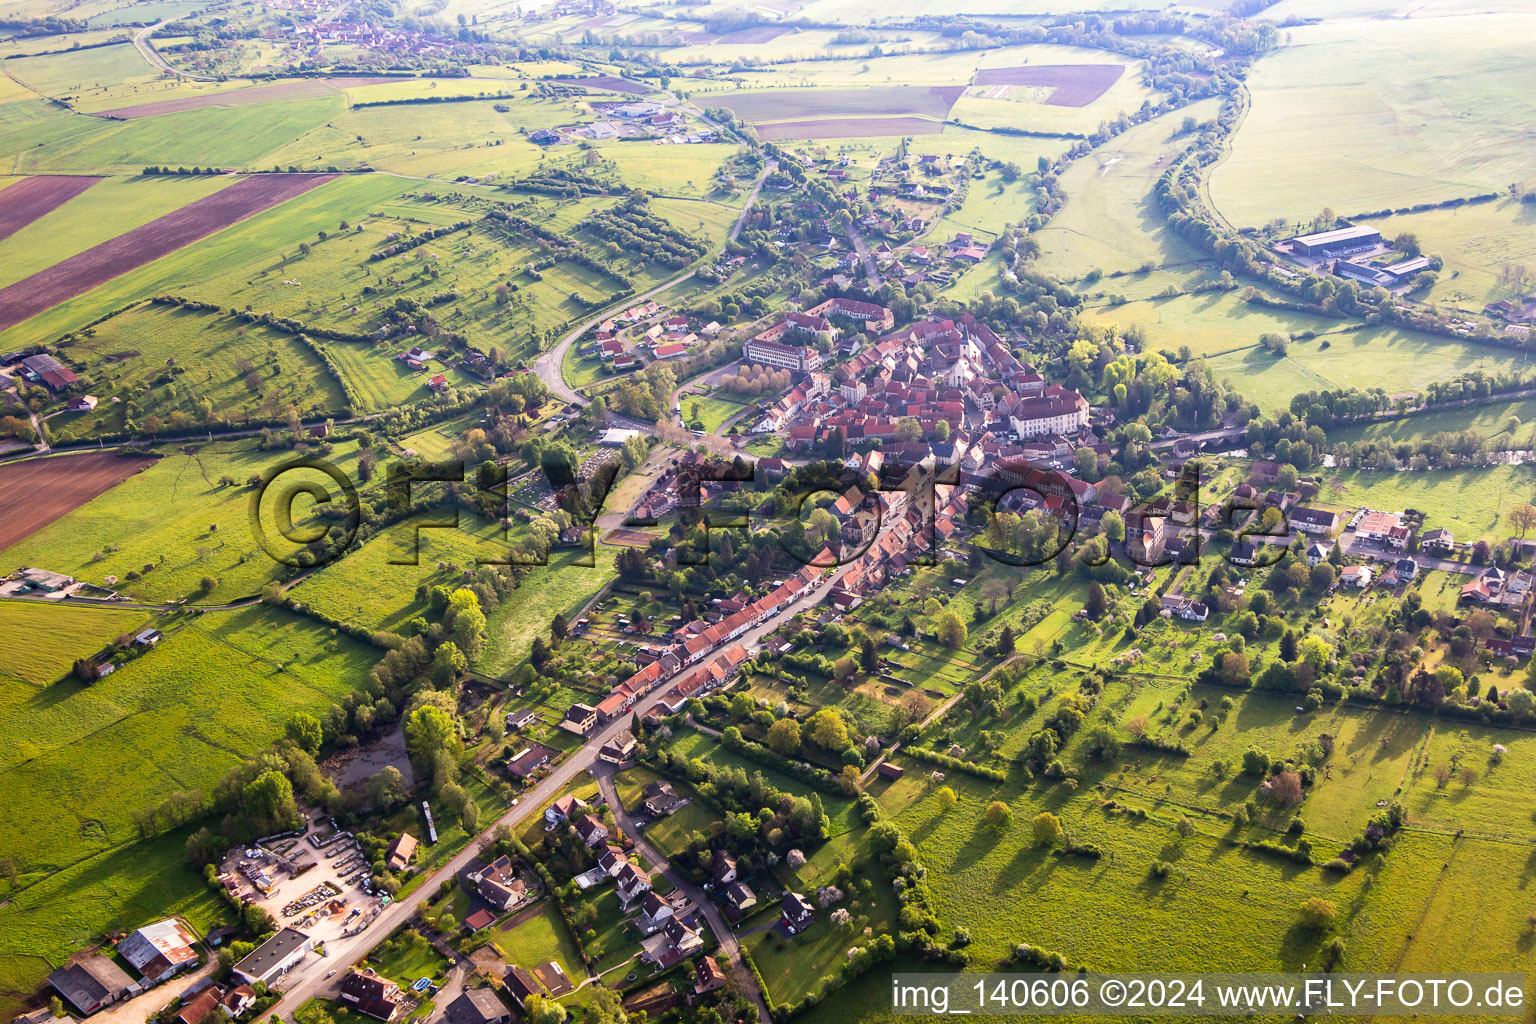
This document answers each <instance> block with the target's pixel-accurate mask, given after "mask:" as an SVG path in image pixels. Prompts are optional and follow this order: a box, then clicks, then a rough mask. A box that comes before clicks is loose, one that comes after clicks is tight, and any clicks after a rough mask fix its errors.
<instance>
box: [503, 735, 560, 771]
mask: <svg viewBox="0 0 1536 1024" xmlns="http://www.w3.org/2000/svg"><path fill="white" fill-rule="evenodd" d="M557 753H558V751H556V750H555V749H554V748H553V747H546V746H544V744H542V743H535V744H533V745H532V746H530V747H524V748H523V749H522V750H519V751H518V752H517V753H516V754H515V755H513V757H512V759H511V760H510V761H508V762H507V771H509V772H511V773H512V777H513V778H516V779H526V778H528V777H529V776H530V775H532V774H533V773H534V772H536V771H538V770H539V769H540V768H543V767H544V766H545V765H546V764H548V763H549V762H550V761H552V760H554V758H555V755H556V754H557Z"/></svg>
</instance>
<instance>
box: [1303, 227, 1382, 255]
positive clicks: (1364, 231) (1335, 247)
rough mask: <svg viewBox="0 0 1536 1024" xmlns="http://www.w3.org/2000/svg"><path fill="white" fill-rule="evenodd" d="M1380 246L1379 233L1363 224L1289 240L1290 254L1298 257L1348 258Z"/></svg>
mask: <svg viewBox="0 0 1536 1024" xmlns="http://www.w3.org/2000/svg"><path fill="white" fill-rule="evenodd" d="M1380 244H1381V232H1380V231H1377V230H1376V229H1375V228H1373V227H1368V226H1367V225H1365V224H1356V225H1355V226H1354V227H1348V228H1334V229H1333V230H1332V231H1319V232H1317V233H1316V234H1313V235H1298V236H1297V237H1295V238H1293V239H1291V241H1290V245H1291V252H1293V253H1295V254H1296V255H1298V256H1329V257H1331V256H1348V255H1349V254H1350V253H1356V252H1365V251H1366V250H1367V249H1374V248H1375V247H1376V246H1378V245H1380Z"/></svg>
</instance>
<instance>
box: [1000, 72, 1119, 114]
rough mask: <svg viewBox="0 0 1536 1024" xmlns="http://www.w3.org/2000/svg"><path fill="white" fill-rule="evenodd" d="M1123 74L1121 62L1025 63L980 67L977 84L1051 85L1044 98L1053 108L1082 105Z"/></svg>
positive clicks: (1106, 90) (1104, 91)
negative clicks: (1002, 66)
mask: <svg viewBox="0 0 1536 1024" xmlns="http://www.w3.org/2000/svg"><path fill="white" fill-rule="evenodd" d="M1123 74H1125V65H1123V64H1026V65H1024V66H1023V67H1017V68H983V69H982V70H980V71H978V72H976V84H977V85H1034V86H1055V88H1056V91H1055V92H1053V93H1051V95H1050V97H1049V98H1047V99H1046V101H1045V102H1046V103H1048V104H1050V105H1051V106H1053V107H1086V106H1087V105H1088V104H1090V103H1092V102H1093V101H1094V100H1096V99H1098V98H1099V97H1100V96H1103V95H1104V94H1105V93H1106V92H1108V91H1109V87H1110V86H1112V85H1114V84H1115V83H1116V82H1118V81H1119V80H1120V76H1121V75H1123Z"/></svg>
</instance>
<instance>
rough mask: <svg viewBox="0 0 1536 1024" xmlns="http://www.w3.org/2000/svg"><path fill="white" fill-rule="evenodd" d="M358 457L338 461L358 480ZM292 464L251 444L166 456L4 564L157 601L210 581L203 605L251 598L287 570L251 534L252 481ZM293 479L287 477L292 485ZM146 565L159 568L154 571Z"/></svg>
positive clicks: (351, 450) (340, 454)
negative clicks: (222, 481) (224, 481)
mask: <svg viewBox="0 0 1536 1024" xmlns="http://www.w3.org/2000/svg"><path fill="white" fill-rule="evenodd" d="M356 454H357V453H356V448H355V446H348V447H338V448H337V450H336V452H334V453H333V456H332V461H333V462H334V463H335V464H336V465H337V466H338V467H339V468H340V469H341V470H342V471H343V472H345V473H348V474H350V475H352V477H353V478H354V479H355V478H356V466H355V463H356ZM293 457H294V455H293V453H291V452H288V453H283V452H266V453H264V452H258V451H255V450H254V449H253V446H252V445H251V444H250V443H249V442H221V443H216V444H210V445H205V446H202V447H201V448H197V449H194V454H191V455H187V454H180V453H178V454H173V455H167V456H166V457H165V458H163V459H161V460H160V461H158V462H157V463H155V464H154V465H153V466H151V467H150V468H148V469H147V470H145V471H143V472H141V473H137V474H135V475H134V476H132V477H130V478H129V479H127V480H125V481H124V482H123V483H122V484H120V485H118V486H117V487H114V488H112V489H111V490H110V491H108V492H106V493H105V494H103V495H102V496H101V497H99V498H97V499H96V500H94V501H92V502H90V503H88V504H86V505H84V506H82V507H80V508H77V509H75V510H74V511H72V512H70V513H69V514H67V515H66V516H64V517H63V518H62V519H59V520H57V521H55V522H53V523H51V524H50V525H48V526H47V527H44V528H43V529H41V530H39V531H38V532H36V533H34V534H32V535H31V536H30V537H28V538H26V539H25V540H23V541H22V542H21V543H19V544H16V545H14V546H12V547H11V548H9V549H7V550H6V551H5V552H4V553H3V554H0V558H3V559H4V560H5V561H6V562H7V563H9V564H14V565H37V566H43V567H46V568H49V569H52V570H54V571H56V572H64V573H68V574H69V575H72V576H74V577H75V578H77V579H82V580H86V581H88V582H92V583H98V584H100V583H103V582H104V581H105V579H106V577H108V576H115V577H117V582H116V583H115V584H113V585H114V586H115V587H116V588H117V589H119V590H122V591H124V592H126V593H127V594H129V595H131V596H133V597H136V598H140V599H143V600H149V601H166V600H171V599H177V598H182V597H185V596H188V595H191V594H194V592H195V591H198V590H199V588H200V586H201V581H202V579H203V577H205V576H209V577H212V578H214V579H216V580H218V586H217V587H215V588H214V590H213V591H212V592H210V593H206V594H198V595H196V601H197V602H198V603H211V604H219V603H223V602H226V601H233V600H235V599H237V598H241V597H249V596H251V595H254V594H257V593H259V592H260V590H261V588H262V586H263V585H264V584H266V583H267V582H268V581H270V580H272V579H276V578H278V577H279V576H280V575H281V571H282V570H283V567H282V566H281V565H280V564H279V563H278V562H276V561H275V560H274V559H273V558H272V557H271V556H270V555H268V554H267V553H265V552H264V551H262V549H261V548H260V545H259V544H258V542H257V540H256V537H255V536H254V534H253V532H252V527H251V520H250V501H251V494H252V492H251V490H250V488H249V487H247V486H245V481H246V479H247V478H248V477H249V476H251V474H253V473H260V472H263V471H265V470H267V469H269V468H271V467H274V466H277V465H279V464H281V463H284V462H286V461H288V460H290V459H292V458H293ZM294 472H296V473H298V474H299V477H295V478H293V479H295V480H297V479H299V478H300V477H302V478H304V479H314V480H316V481H319V482H322V483H325V484H327V485H329V487H330V489H331V491H332V493H334V491H335V484H334V483H331V481H330V480H329V478H328V477H324V476H319V475H315V476H309V475H308V474H310V473H312V472H313V471H308V470H305V471H294ZM226 474H227V475H229V476H232V477H234V478H235V479H236V480H237V481H239V484H238V485H237V486H220V485H219V483H218V481H219V478H220V477H222V476H224V475H226ZM289 479H290V478H289V477H286V476H285V477H284V482H285V484H286V483H287V481H288V480H289ZM277 490H278V489H277V488H274V489H272V491H269V498H268V499H267V500H268V504H267V505H265V506H264V511H265V512H266V513H268V514H270V512H271V510H272V509H271V504H272V503H273V502H275V501H276V498H277V496H278V495H277V493H276V491H277ZM305 510H306V506H305V505H304V504H303V501H302V500H301V501H300V502H296V503H295V506H294V511H295V515H296V517H297V520H296V521H302V518H303V515H304V512H305ZM214 527H216V529H214ZM145 566H151V568H150V570H149V571H147V572H145V571H144V568H145ZM130 572H139V573H142V578H141V579H138V580H131V579H129V578H128V574H129V573H130Z"/></svg>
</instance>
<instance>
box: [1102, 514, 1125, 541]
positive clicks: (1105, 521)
mask: <svg viewBox="0 0 1536 1024" xmlns="http://www.w3.org/2000/svg"><path fill="white" fill-rule="evenodd" d="M1099 529H1101V530H1102V531H1103V532H1104V536H1105V537H1107V538H1108V539H1109V540H1110V541H1111V542H1112V543H1115V544H1118V543H1120V542H1121V541H1123V540H1125V520H1124V519H1123V518H1121V516H1120V513H1119V512H1116V511H1115V510H1114V509H1110V510H1109V511H1108V512H1105V513H1104V516H1103V518H1102V519H1100V520H1099Z"/></svg>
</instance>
